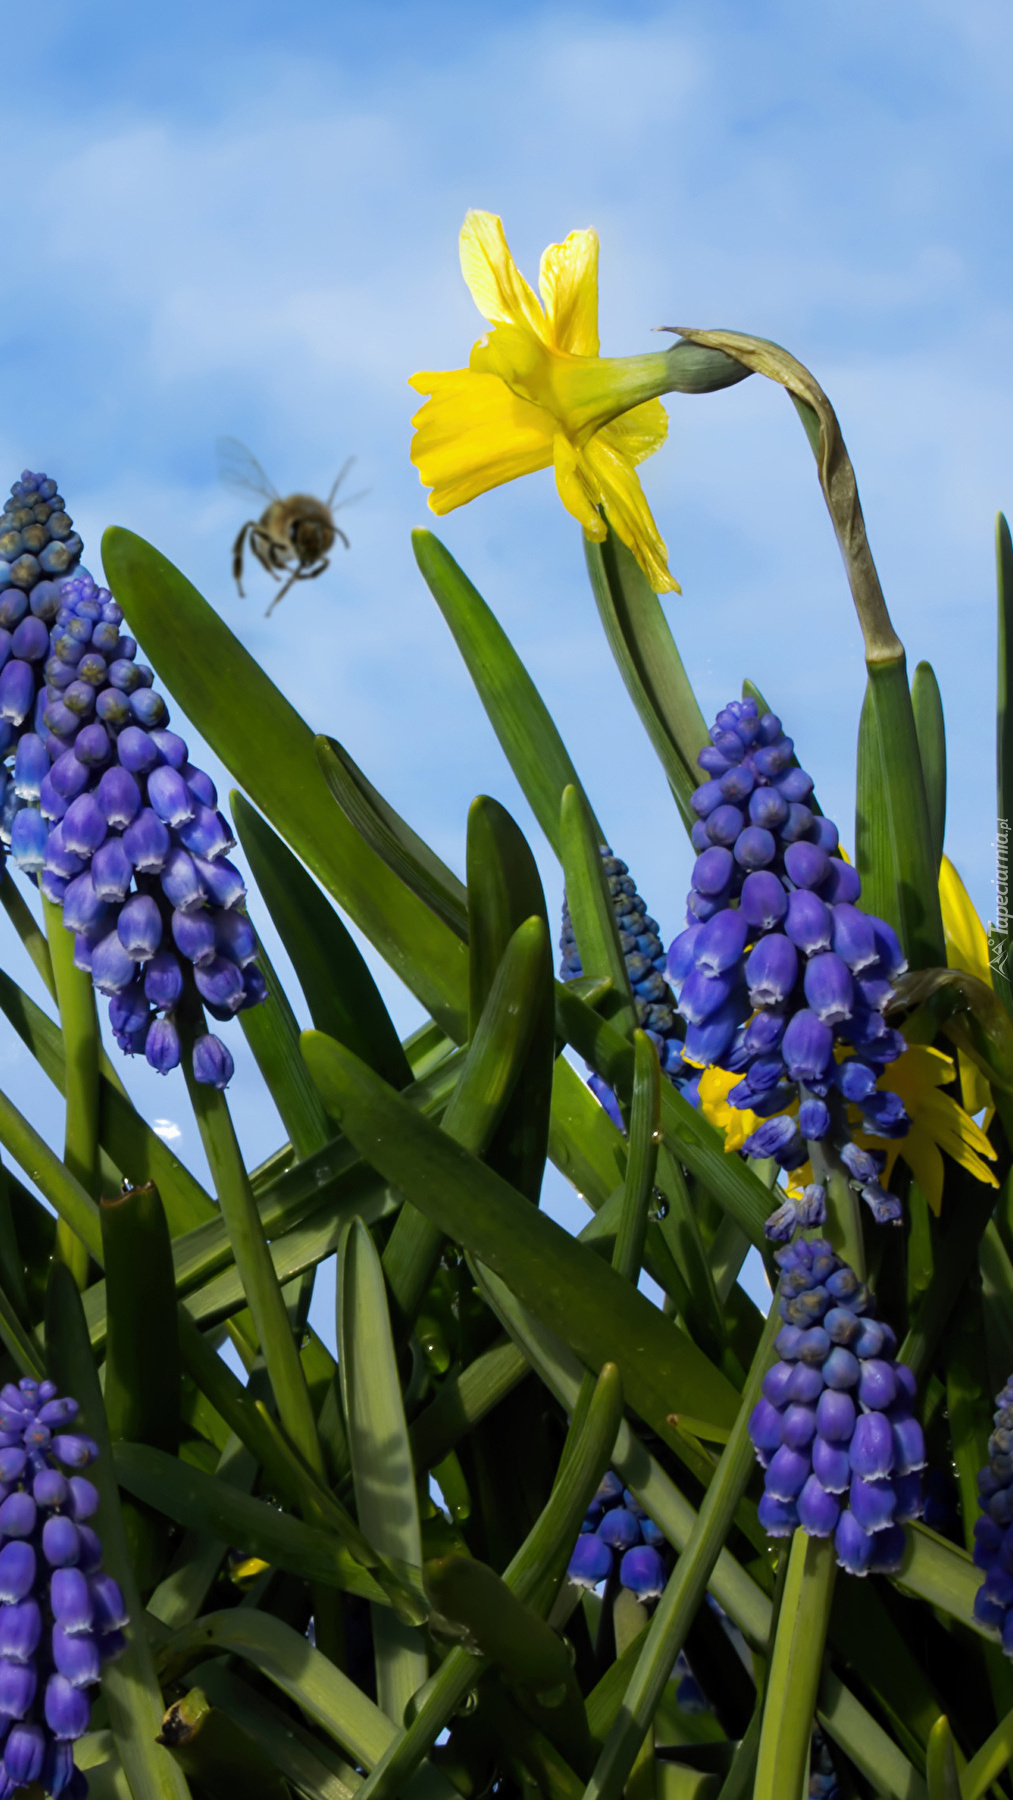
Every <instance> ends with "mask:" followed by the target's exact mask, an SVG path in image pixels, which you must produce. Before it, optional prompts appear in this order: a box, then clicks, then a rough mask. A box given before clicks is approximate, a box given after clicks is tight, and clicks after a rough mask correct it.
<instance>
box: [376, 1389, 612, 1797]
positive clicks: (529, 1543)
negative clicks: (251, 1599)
mask: <svg viewBox="0 0 1013 1800" xmlns="http://www.w3.org/2000/svg"><path fill="white" fill-rule="evenodd" d="M621 1416H622V1388H621V1385H620V1382H619V1380H618V1377H617V1374H616V1371H615V1369H614V1368H613V1367H606V1368H603V1369H602V1371H601V1374H600V1375H599V1377H598V1381H597V1383H596V1385H595V1388H594V1392H593V1395H592V1397H591V1401H590V1404H589V1406H588V1408H587V1412H586V1414H585V1416H584V1420H583V1423H582V1424H581V1426H580V1427H579V1429H578V1430H576V1431H573V1432H571V1437H572V1441H570V1439H568V1441H567V1455H566V1457H565V1458H564V1461H563V1463H562V1464H561V1465H560V1468H559V1471H558V1473H557V1476H556V1480H555V1482H554V1483H553V1488H552V1493H551V1494H550V1496H549V1499H548V1502H547V1504H546V1505H545V1507H544V1508H543V1510H542V1512H541V1514H540V1516H539V1518H538V1519H537V1520H536V1522H535V1524H534V1526H533V1527H532V1529H531V1531H530V1532H529V1533H528V1535H527V1537H526V1538H525V1540H524V1543H523V1544H522V1545H521V1547H520V1549H519V1550H518V1552H517V1554H516V1556H514V1557H513V1558H512V1560H511V1562H510V1564H509V1567H508V1568H507V1569H506V1570H505V1571H504V1574H503V1579H504V1581H505V1583H506V1585H507V1587H508V1588H509V1589H510V1591H511V1593H513V1594H514V1595H515V1596H516V1598H517V1599H518V1600H520V1601H522V1602H524V1603H530V1604H532V1605H534V1604H536V1603H537V1604H538V1605H539V1609H540V1610H541V1611H542V1612H543V1613H544V1612H545V1611H546V1610H547V1609H548V1606H549V1604H550V1603H551V1600H552V1598H553V1596H554V1594H555V1591H556V1588H557V1586H558V1583H559V1581H560V1579H561V1577H562V1574H563V1571H564V1569H565V1567H566V1564H567V1562H568V1561H569V1558H570V1555H571V1552H572V1548H573V1541H574V1538H575V1537H576V1535H577V1533H578V1531H579V1529H580V1522H581V1519H582V1518H583V1516H584V1514H585V1512H586V1511H587V1508H588V1506H589V1504H590V1501H591V1498H592V1496H593V1494H594V1493H595V1490H596V1488H597V1486H598V1483H599V1481H600V1480H601V1477H602V1475H603V1474H604V1471H605V1468H606V1466H607V1463H608V1459H609V1451H610V1449H611V1446H612V1444H613V1443H614V1441H615V1436H616V1429H617V1426H618V1424H619V1421H620V1419H621ZM481 1668H482V1665H481V1663H480V1662H479V1661H478V1659H477V1658H475V1657H474V1656H472V1655H470V1654H469V1653H468V1652H467V1651H465V1650H452V1651H451V1652H450V1654H449V1656H447V1657H446V1659H445V1660H444V1662H443V1663H442V1664H441V1666H440V1668H439V1669H438V1670H437V1671H436V1673H435V1674H434V1675H432V1676H431V1677H430V1679H429V1681H428V1682H427V1684H426V1687H425V1689H424V1690H423V1692H422V1694H421V1695H420V1696H419V1703H418V1709H417V1711H416V1713H415V1717H414V1719H413V1720H412V1722H411V1724H410V1725H409V1727H408V1730H407V1731H406V1732H405V1735H404V1737H403V1738H402V1739H400V1741H399V1742H397V1743H395V1744H392V1745H391V1747H390V1749H389V1750H388V1752H387V1754H386V1755H385V1756H384V1758H383V1760H382V1761H381V1762H380V1763H378V1765H377V1767H376V1768H375V1769H374V1770H373V1773H372V1774H371V1775H370V1776H369V1778H368V1780H367V1781H366V1782H365V1783H364V1784H363V1789H362V1795H361V1800H397V1797H398V1796H399V1795H400V1794H401V1793H402V1791H403V1789H404V1784H405V1780H406V1777H407V1774H408V1772H409V1771H410V1770H414V1769H415V1768H416V1767H417V1766H418V1764H419V1762H420V1761H421V1759H422V1758H423V1757H424V1756H425V1755H427V1753H428V1751H429V1749H430V1748H431V1746H432V1745H433V1744H434V1743H435V1741H436V1739H437V1737H438V1736H439V1734H440V1732H441V1731H442V1730H443V1727H444V1726H445V1725H446V1723H447V1721H448V1720H449V1719H450V1718H451V1717H452V1716H453V1714H454V1713H455V1712H456V1710H457V1708H458V1707H459V1706H460V1704H461V1701H462V1700H463V1699H464V1696H465V1694H466V1693H467V1692H468V1689H469V1688H470V1687H472V1686H473V1684H474V1682H475V1681H476V1679H477V1677H478V1675H479V1674H480V1672H481Z"/></svg>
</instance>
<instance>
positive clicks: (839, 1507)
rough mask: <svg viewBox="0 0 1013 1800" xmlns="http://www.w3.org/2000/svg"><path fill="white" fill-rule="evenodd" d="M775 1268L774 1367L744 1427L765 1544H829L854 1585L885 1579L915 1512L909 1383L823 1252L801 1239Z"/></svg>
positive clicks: (850, 1285)
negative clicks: (757, 1477) (778, 1324)
mask: <svg viewBox="0 0 1013 1800" xmlns="http://www.w3.org/2000/svg"><path fill="white" fill-rule="evenodd" d="M776 1261H777V1263H778V1265H779V1267H780V1269H781V1280H780V1283H779V1286H778V1300H777V1305H778V1310H779V1312H780V1315H781V1317H782V1319H783V1320H784V1326H783V1328H782V1330H781V1331H780V1332H779V1333H778V1335H777V1337H776V1339H775V1340H774V1347H775V1349H776V1350H777V1354H778V1357H779V1359H780V1360H779V1361H778V1362H776V1363H775V1364H774V1367H773V1368H772V1369H771V1370H770V1371H769V1373H768V1374H767V1375H766V1376H765V1378H764V1382H763V1397H762V1399H761V1400H760V1401H759V1402H758V1403H757V1405H756V1407H755V1408H754V1410H753V1412H752V1415H751V1417H750V1420H749V1435H750V1437H751V1439H752V1442H753V1448H754V1449H755V1451H756V1455H757V1460H758V1461H759V1462H760V1463H761V1464H762V1466H763V1468H764V1469H765V1471H766V1474H765V1476H764V1491H763V1498H762V1500H761V1501H760V1509H759V1519H760V1523H761V1525H762V1526H763V1528H764V1530H765V1531H766V1532H767V1533H768V1534H769V1535H770V1536H771V1537H789V1536H790V1535H791V1534H792V1532H793V1531H794V1530H795V1529H796V1527H798V1526H801V1527H802V1529H803V1531H805V1532H807V1533H808V1535H809V1536H810V1537H821V1538H825V1537H833V1540H834V1549H835V1551H836V1553H837V1561H838V1563H839V1565H840V1566H841V1567H842V1568H845V1569H849V1570H850V1571H851V1573H852V1574H853V1575H867V1574H869V1573H871V1572H882V1573H887V1574H888V1573H891V1572H893V1571H894V1570H896V1569H897V1568H898V1566H899V1563H900V1558H901V1556H902V1554H903V1551H904V1532H903V1531H902V1529H901V1526H902V1525H903V1524H904V1523H905V1522H906V1521H907V1520H909V1519H917V1518H918V1517H919V1516H920V1515H921V1511H922V1482H921V1473H920V1471H921V1470H922V1469H923V1468H924V1466H925V1442H924V1439H923V1437H922V1430H921V1426H920V1425H919V1423H918V1421H917V1419H916V1418H915V1417H914V1412H913V1404H914V1400H915V1396H916V1392H917V1389H916V1386H915V1380H914V1376H913V1375H912V1374H911V1371H910V1369H908V1368H907V1367H906V1366H905V1365H904V1364H903V1363H898V1362H896V1361H895V1360H894V1352H895V1350H896V1347H897V1340H896V1337H895V1336H894V1333H893V1332H892V1331H891V1329H890V1327H889V1325H886V1324H884V1323H883V1322H882V1321H881V1320H879V1319H877V1318H876V1317H875V1316H874V1302H873V1298H872V1295H871V1294H870V1292H869V1289H868V1288H867V1287H866V1286H865V1285H864V1283H863V1282H861V1281H859V1279H858V1276H857V1275H856V1274H855V1272H854V1270H853V1269H852V1268H851V1267H850V1266H849V1265H848V1264H847V1263H846V1262H843V1261H842V1260H841V1258H840V1257H839V1256H837V1255H836V1253H835V1252H834V1250H833V1249H832V1248H831V1246H830V1245H829V1244H828V1243H826V1242H825V1240H823V1239H821V1238H816V1239H813V1240H811V1241H807V1240H806V1239H804V1238H800V1239H799V1240H797V1242H795V1243H793V1244H790V1245H788V1246H787V1247H786V1248H785V1249H783V1250H779V1251H777V1252H776Z"/></svg>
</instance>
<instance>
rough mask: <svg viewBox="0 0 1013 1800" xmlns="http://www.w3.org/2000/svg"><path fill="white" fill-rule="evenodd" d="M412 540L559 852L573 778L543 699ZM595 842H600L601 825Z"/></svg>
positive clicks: (427, 537) (459, 586)
mask: <svg viewBox="0 0 1013 1800" xmlns="http://www.w3.org/2000/svg"><path fill="white" fill-rule="evenodd" d="M412 545H413V548H414V550H415V559H416V561H417V563H418V565H419V568H420V569H421V571H422V574H423V575H424V577H425V579H426V581H427V583H428V585H429V589H430V591H431V593H432V596H433V598H434V600H435V601H436V604H437V606H438V607H439V608H440V611H441V612H442V614H443V616H444V618H445V619H446V621H447V624H448V625H449V626H450V629H451V631H452V633H453V636H454V640H455V642H456V644H457V647H458V649H459V650H460V652H461V655H462V656H463V658H464V661H465V664H466V665H467V669H468V673H469V675H470V676H471V679H472V681H473V682H474V683H475V687H476V689H477V692H478V697H479V699H480V700H481V702H482V705H483V706H484V707H485V710H486V712H487V714H488V716H489V722H490V724H491V725H492V728H493V730H494V731H495V733H496V736H497V737H498V738H499V741H500V743H501V745H502V747H503V751H504V754H505V755H506V759H507V762H508V763H509V764H510V767H511V768H512V770H513V772H514V774H515V775H516V777H517V780H518V781H519V782H520V785H521V788H522V790H523V792H524V795H525V797H526V799H527V801H528V804H529V805H530V807H531V810H532V812H533V813H534V815H535V818H536V819H537V820H538V823H539V825H540V826H541V828H542V830H543V831H544V833H545V835H546V837H547V838H548V840H549V843H550V844H551V845H552V847H553V849H554V850H555V851H556V852H557V854H558V851H559V808H560V805H561V803H562V798H563V789H564V788H565V787H579V786H580V783H579V781H578V779H577V772H576V770H575V769H574V766H573V764H572V763H571V761H570V758H569V756H568V755H567V752H566V748H565V746H564V744H563V741H562V738H561V737H560V735H559V733H558V731H557V730H556V727H555V725H554V724H553V722H552V719H551V717H550V715H549V712H548V709H547V707H546V705H545V702H544V701H543V700H542V698H541V696H540V694H539V693H538V690H537V688H536V687H535V684H534V682H533V681H532V679H531V677H530V675H529V674H528V672H527V670H526V669H525V667H524V664H523V663H522V662H521V659H520V657H519V656H518V654H517V652H516V650H515V649H514V647H513V645H512V644H511V642H510V640H509V638H508V637H507V635H506V632H505V631H504V630H503V627H502V626H501V625H500V623H499V621H498V620H497V619H496V617H495V615H494V614H493V613H492V611H491V610H490V608H489V607H488V606H487V605H486V603H485V601H484V600H483V599H482V596H481V594H480V593H479V592H478V590H477V589H476V588H474V587H472V584H471V582H470V581H469V580H468V577H467V576H466V575H465V573H464V571H463V570H462V569H460V568H459V567H458V565H457V563H456V562H455V561H454V559H453V557H452V556H451V554H450V552H449V550H447V549H446V548H445V547H444V545H443V544H441V543H440V541H439V539H438V538H435V537H434V536H433V534H432V532H430V531H413V532H412ZM596 829H597V826H596ZM599 841H600V842H602V843H604V842H605V837H604V834H603V833H601V832H600V831H599ZM430 1010H432V1009H430Z"/></svg>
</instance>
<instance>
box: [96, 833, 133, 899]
mask: <svg viewBox="0 0 1013 1800" xmlns="http://www.w3.org/2000/svg"><path fill="white" fill-rule="evenodd" d="M133 873H134V865H133V863H132V862H131V860H130V858H129V856H128V855H127V853H126V850H125V849H124V847H123V839H122V838H119V837H109V838H106V841H105V843H104V844H102V845H100V847H99V848H98V849H97V850H96V852H95V854H94V856H93V857H92V859H91V869H90V874H91V880H92V883H93V885H94V889H95V893H96V894H97V895H98V897H99V899H101V900H110V901H116V900H123V899H125V898H126V895H127V891H128V889H129V887H130V883H131V880H132V879H133Z"/></svg>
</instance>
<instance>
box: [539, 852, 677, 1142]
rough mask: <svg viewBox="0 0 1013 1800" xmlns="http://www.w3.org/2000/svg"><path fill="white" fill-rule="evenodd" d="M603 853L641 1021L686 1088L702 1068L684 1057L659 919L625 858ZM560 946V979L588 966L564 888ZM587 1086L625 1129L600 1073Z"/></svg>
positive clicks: (666, 1066)
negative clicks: (687, 1080) (691, 1066)
mask: <svg viewBox="0 0 1013 1800" xmlns="http://www.w3.org/2000/svg"><path fill="white" fill-rule="evenodd" d="M601 856H602V862H603V865H604V869H605V875H606V877H607V879H608V886H609V893H610V895H611V897H612V910H613V912H614V913H615V920H616V925H617V927H618V930H619V943H620V946H621V949H622V952H623V960H624V961H625V963H626V972H627V974H628V976H629V980H630V987H631V988H632V990H633V1000H634V1005H635V1007H636V1012H637V1023H638V1025H639V1026H640V1028H641V1030H642V1031H646V1033H647V1035H648V1037H649V1038H650V1039H651V1041H652V1043H653V1044H654V1047H655V1049H656V1050H657V1052H658V1061H659V1062H660V1064H661V1067H662V1071H663V1072H664V1074H666V1075H667V1076H668V1078H669V1080H670V1081H672V1082H677V1083H678V1085H679V1086H680V1087H682V1086H684V1085H685V1078H686V1077H691V1078H694V1079H695V1078H696V1076H697V1074H698V1071H696V1070H691V1069H688V1068H687V1066H686V1065H685V1064H684V1063H683V1061H682V1037H683V1033H682V1022H681V1020H680V1019H679V1016H678V1013H677V1011H676V1008H675V1004H674V1001H673V998H672V990H671V988H670V987H669V985H668V982H667V981H666V979H665V968H666V958H665V947H664V945H663V943H662V941H661V938H660V936H659V926H658V921H657V919H652V918H651V916H650V914H649V913H648V911H647V905H646V902H645V901H643V900H642V899H641V897H640V895H639V894H638V893H637V887H636V882H635V881H633V879H632V877H631V875H630V872H629V869H628V867H627V865H626V863H624V862H621V861H620V859H619V857H618V856H613V854H612V852H611V850H610V849H608V848H607V847H606V846H604V845H603V846H602V852H601ZM559 948H560V951H561V960H560V965H559V978H560V980H561V981H574V980H576V978H577V976H578V975H582V974H583V972H584V970H583V965H582V963H581V960H580V951H579V950H578V948H577V940H576V938H575V937H574V935H573V921H572V920H571V918H570V908H569V906H568V905H567V900H566V895H565V893H564V895H563V929H562V933H561V935H560V939H559ZM588 1087H589V1088H590V1089H591V1091H592V1093H594V1094H595V1095H596V1097H597V1098H598V1099H599V1100H600V1101H601V1103H602V1105H603V1106H604V1108H605V1110H606V1112H608V1113H609V1114H610V1116H611V1117H612V1119H613V1120H614V1121H615V1123H616V1124H617V1125H618V1126H619V1128H620V1130H622V1129H623V1121H622V1115H621V1114H620V1111H619V1106H618V1102H617V1101H616V1098H615V1095H614V1094H613V1092H612V1089H611V1088H610V1087H608V1085H607V1084H606V1083H605V1082H604V1081H602V1079H601V1077H600V1076H599V1075H591V1076H590V1077H589V1079H588Z"/></svg>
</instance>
